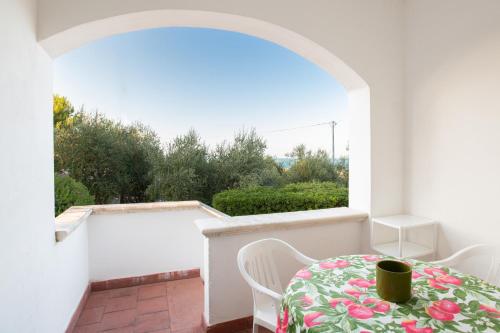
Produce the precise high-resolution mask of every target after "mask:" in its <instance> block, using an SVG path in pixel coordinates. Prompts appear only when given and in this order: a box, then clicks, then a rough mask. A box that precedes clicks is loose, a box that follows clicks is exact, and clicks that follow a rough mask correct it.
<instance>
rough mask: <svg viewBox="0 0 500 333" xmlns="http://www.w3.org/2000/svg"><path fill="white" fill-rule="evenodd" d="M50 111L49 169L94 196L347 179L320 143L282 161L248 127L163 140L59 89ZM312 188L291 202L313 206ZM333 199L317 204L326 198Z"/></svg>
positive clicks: (124, 198) (173, 195)
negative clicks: (209, 139)
mask: <svg viewBox="0 0 500 333" xmlns="http://www.w3.org/2000/svg"><path fill="white" fill-rule="evenodd" d="M53 114H54V142H55V147H54V168H55V172H56V173H64V174H68V175H69V176H71V177H72V178H74V179H75V180H76V181H79V182H81V183H82V184H84V185H85V186H86V187H87V188H88V190H89V191H90V193H91V194H92V195H94V197H95V201H96V203H98V204H106V203H110V202H121V203H127V202H144V201H164V200H200V201H203V202H205V203H211V202H212V199H213V197H214V195H215V194H216V193H219V192H222V191H226V190H230V189H238V188H241V189H247V188H248V189H254V190H255V191H258V189H259V188H260V187H262V186H265V187H275V188H278V189H277V190H276V191H278V192H279V193H282V191H283V190H284V189H287V188H288V189H290V188H293V186H289V187H287V186H285V185H286V184H290V183H297V182H323V181H330V182H332V181H335V182H338V183H339V184H341V185H343V186H347V182H348V176H349V166H348V160H347V159H344V160H338V161H337V162H336V164H335V165H333V164H332V163H331V161H330V159H329V157H328V155H327V153H326V152H325V151H323V150H318V151H316V152H312V151H310V150H307V149H306V147H305V146H304V145H300V146H298V147H296V148H295V149H294V150H293V152H292V153H291V154H290V155H289V156H290V157H292V158H294V159H295V160H296V161H295V163H294V164H293V165H292V166H291V167H290V168H289V169H285V168H283V167H282V166H281V165H279V164H278V163H277V162H276V161H275V160H274V159H273V158H272V157H270V156H267V155H265V151H266V148H267V145H266V142H265V140H264V139H263V138H262V137H260V136H259V135H257V133H256V131H255V130H254V129H251V130H249V131H245V130H242V131H240V132H238V133H236V135H235V137H234V139H233V140H232V141H230V142H226V141H224V142H222V143H221V144H218V145H217V146H215V148H213V149H210V148H209V147H208V146H207V145H206V144H205V143H204V142H203V141H202V140H201V138H200V137H199V136H198V134H197V133H196V132H195V131H194V130H190V131H189V132H188V133H187V134H185V135H181V136H178V137H177V138H175V139H174V140H173V141H172V142H170V143H167V144H166V145H165V147H162V146H161V144H160V140H159V138H158V136H157V135H156V133H155V132H153V131H152V130H151V129H149V128H148V127H146V126H144V125H142V124H140V123H136V124H132V125H124V124H122V123H120V122H118V121H114V120H111V119H109V118H106V117H105V116H104V115H103V114H100V113H97V112H96V113H95V114H89V113H85V111H84V110H83V108H82V109H81V110H80V111H79V112H75V109H74V107H73V106H72V105H71V103H70V101H69V100H68V99H67V98H65V97H62V96H59V95H54V113H53ZM317 189H318V187H317V186H316V185H315V186H314V188H313V189H312V190H311V191H312V192H311V193H309V194H307V196H305V194H304V193H305V192H303V193H302V192H300V193H301V195H303V196H304V200H303V201H302V202H301V203H298V202H299V201H298V200H299V199H293V200H295V201H294V202H295V204H294V205H295V206H297V207H299V208H300V209H310V208H309V207H313V206H314V205H315V204H312V203H311V204H307V203H306V201H307V200H309V201H307V202H310V201H311V200H312V199H311V197H313V196H317V195H319V194H318V193H316V192H315V191H316V190H317ZM248 191H250V192H251V191H252V190H248ZM262 191H271V190H270V189H266V190H262ZM304 191H305V188H304ZM250 192H249V193H250ZM263 193H264V192H263ZM266 193H267V192H266ZM297 193H298V192H297ZM292 196H293V197H294V198H295V197H298V196H299V195H298V194H297V195H295V194H294V195H292ZM276 200H277V199H276ZM318 200H319V199H318ZM321 200H323V199H321ZM321 200H320V201H321ZM340 200H343V199H342V198H341V199H340ZM318 202H319V201H318ZM321 202H325V201H324V200H323V201H321ZM331 202H332V201H331V200H330V203H328V204H327V203H322V204H321V205H330V206H331ZM290 205H291V204H290ZM292 206H293V205H291V207H292ZM276 209H277V210H279V211H283V208H276ZM291 209H294V208H291Z"/></svg>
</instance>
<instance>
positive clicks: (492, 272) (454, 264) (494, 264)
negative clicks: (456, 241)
mask: <svg viewBox="0 0 500 333" xmlns="http://www.w3.org/2000/svg"><path fill="white" fill-rule="evenodd" d="M472 257H484V258H486V259H487V260H488V262H489V265H488V267H487V269H485V270H483V271H482V272H480V273H477V272H471V273H472V274H473V275H476V276H481V277H485V278H484V280H485V281H486V282H489V283H491V284H493V285H497V286H498V285H499V284H500V276H499V275H500V267H499V266H500V263H499V262H498V259H497V258H496V249H495V248H494V247H493V246H490V245H485V244H476V245H471V246H468V247H466V248H464V249H462V250H460V251H458V252H456V253H455V254H453V255H451V256H450V257H448V258H445V259H442V260H438V261H433V262H432V263H433V264H437V265H442V266H446V267H451V268H457V269H458V270H460V266H461V264H463V263H464V261H465V260H467V259H469V258H472ZM464 272H465V270H464ZM484 272H486V275H485V274H484ZM465 273H468V272H465ZM476 273H477V274H476Z"/></svg>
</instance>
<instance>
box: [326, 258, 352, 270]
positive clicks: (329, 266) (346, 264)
mask: <svg viewBox="0 0 500 333" xmlns="http://www.w3.org/2000/svg"><path fill="white" fill-rule="evenodd" d="M350 265H351V264H350V263H349V262H348V261H346V260H336V261H334V262H331V261H323V262H321V263H320V264H319V267H321V268H323V269H335V268H346V267H349V266H350Z"/></svg>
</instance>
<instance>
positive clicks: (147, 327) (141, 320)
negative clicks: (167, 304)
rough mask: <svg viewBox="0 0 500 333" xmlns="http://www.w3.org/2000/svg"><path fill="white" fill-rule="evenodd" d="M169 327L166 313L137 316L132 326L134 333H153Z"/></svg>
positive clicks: (168, 317)
mask: <svg viewBox="0 0 500 333" xmlns="http://www.w3.org/2000/svg"><path fill="white" fill-rule="evenodd" d="M169 327H170V315H169V313H168V311H160V312H155V313H147V314H143V315H141V316H137V319H136V321H135V326H134V332H135V333H145V332H154V331H155V330H161V329H168V328H169Z"/></svg>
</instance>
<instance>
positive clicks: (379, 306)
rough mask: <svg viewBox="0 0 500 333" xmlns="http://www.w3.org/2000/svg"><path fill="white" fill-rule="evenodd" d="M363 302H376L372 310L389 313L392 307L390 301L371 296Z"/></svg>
mask: <svg viewBox="0 0 500 333" xmlns="http://www.w3.org/2000/svg"><path fill="white" fill-rule="evenodd" d="M363 304H374V305H375V306H374V307H373V308H372V310H373V311H374V312H378V313H387V312H388V311H389V310H390V309H391V305H390V304H389V302H386V301H382V300H380V299H376V298H371V297H369V298H367V299H365V300H364V301H363Z"/></svg>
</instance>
